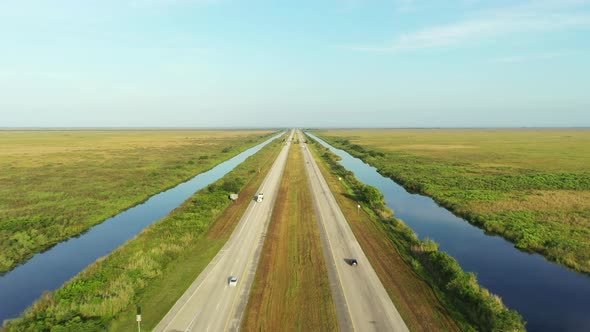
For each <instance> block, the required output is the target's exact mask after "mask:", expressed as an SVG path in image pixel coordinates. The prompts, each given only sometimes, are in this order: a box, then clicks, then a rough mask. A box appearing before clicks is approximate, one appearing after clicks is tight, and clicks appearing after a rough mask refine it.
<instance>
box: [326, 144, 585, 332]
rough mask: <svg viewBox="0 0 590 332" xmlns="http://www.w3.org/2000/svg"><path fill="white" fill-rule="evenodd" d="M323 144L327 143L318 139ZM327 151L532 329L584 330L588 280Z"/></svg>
mask: <svg viewBox="0 0 590 332" xmlns="http://www.w3.org/2000/svg"><path fill="white" fill-rule="evenodd" d="M319 141H320V142H322V144H324V145H325V146H328V147H330V146H329V145H328V144H327V143H325V142H323V141H321V140H319ZM330 149H331V150H332V151H333V152H334V153H336V154H337V155H338V156H339V157H341V158H342V160H341V161H340V164H341V165H343V166H344V167H345V168H346V169H347V170H350V171H352V172H354V174H355V176H356V177H357V178H358V179H360V180H361V181H362V182H363V183H366V184H370V185H372V186H375V187H377V188H378V189H379V190H380V191H381V192H382V193H383V194H384V196H385V201H386V203H387V206H388V207H391V208H393V209H394V210H395V215H396V217H397V218H399V219H401V220H403V221H404V222H405V223H406V224H407V225H408V226H410V227H411V228H412V229H413V230H414V231H415V232H417V233H418V234H419V235H420V237H421V238H422V239H425V238H426V237H428V238H430V239H433V240H435V241H436V242H437V243H439V244H440V250H442V251H444V252H447V253H449V254H450V255H451V256H453V257H454V258H455V259H457V261H458V262H459V264H460V265H461V266H462V267H463V269H464V270H465V271H470V272H474V273H475V274H476V275H477V279H478V281H479V283H480V284H481V285H483V286H484V287H486V288H488V289H489V290H490V291H492V292H493V293H495V294H498V295H499V296H500V297H501V298H502V301H503V302H504V303H506V304H507V305H508V306H509V307H510V308H513V309H516V310H517V311H518V312H519V313H520V314H522V315H523V317H524V319H525V320H526V322H527V325H526V326H527V328H528V329H530V330H531V331H547V332H553V331H587V328H588V326H590V317H589V316H588V312H590V302H589V301H587V299H588V298H590V279H589V278H588V277H587V276H585V275H583V274H580V273H576V272H575V271H572V270H569V269H566V268H564V267H563V266H559V265H557V264H555V263H551V262H548V261H547V260H546V259H544V258H543V257H542V256H540V255H538V254H530V253H525V252H521V251H519V250H517V249H516V248H514V246H513V244H512V243H510V242H508V241H506V240H504V239H502V238H500V237H497V236H490V235H488V234H485V233H484V232H483V231H482V230H481V229H479V228H477V227H475V226H473V225H471V224H469V223H468V222H466V221H465V220H462V219H461V218H458V217H456V216H454V215H453V214H452V213H450V212H449V211H448V210H445V209H444V208H442V207H440V206H438V205H437V204H436V203H435V202H434V201H433V200H432V199H430V198H428V197H425V196H421V195H416V194H410V193H408V192H407V191H406V190H404V188H403V187H401V186H399V185H398V184H396V183H395V182H393V181H392V180H391V179H389V178H386V177H384V176H382V175H381V174H379V173H378V172H377V170H376V169H375V168H374V167H372V166H369V165H367V164H365V163H364V162H362V161H361V160H359V159H357V158H354V157H352V156H351V155H350V154H348V153H347V152H345V151H343V150H339V149H336V148H333V147H330Z"/></svg>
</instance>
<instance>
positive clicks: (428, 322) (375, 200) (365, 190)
mask: <svg viewBox="0 0 590 332" xmlns="http://www.w3.org/2000/svg"><path fill="white" fill-rule="evenodd" d="M309 146H310V147H311V148H312V149H313V150H315V151H316V152H317V156H319V158H321V160H322V161H323V162H324V163H325V164H326V165H327V166H328V168H329V171H330V173H331V175H332V177H333V176H337V177H338V178H339V179H340V186H343V187H344V188H345V189H346V190H345V191H346V193H340V195H335V196H338V197H339V204H341V205H343V204H342V201H344V200H345V199H348V200H350V199H352V200H354V201H355V202H359V203H360V204H361V205H362V207H363V214H365V213H366V214H367V216H368V217H369V219H370V222H368V223H367V222H364V223H363V222H359V221H358V220H357V219H359V218H358V217H357V218H355V217H354V215H355V214H357V215H358V214H359V213H358V212H356V213H355V211H350V209H347V208H344V210H345V211H347V215H348V217H347V218H348V219H351V220H349V222H350V223H351V226H352V228H353V231H354V232H355V236H356V237H357V238H358V239H359V241H360V243H361V245H362V246H363V250H365V251H366V252H367V254H368V257H369V258H370V259H371V263H372V264H373V265H374V266H376V267H377V269H376V270H377V271H379V272H378V274H379V277H380V279H381V280H382V281H383V282H384V285H385V286H386V288H387V290H388V293H389V294H390V296H391V297H392V299H393V300H394V303H395V304H396V306H397V307H398V308H399V309H400V312H401V313H402V316H403V317H404V320H405V321H406V323H407V324H408V325H409V326H410V327H411V329H412V330H414V331H416V330H457V327H456V326H455V325H454V323H453V321H452V320H450V319H449V318H448V316H451V317H452V318H453V320H454V321H455V322H456V323H457V324H458V325H459V326H460V329H461V330H463V331H524V323H523V320H522V317H520V315H519V314H518V313H516V312H515V311H512V310H509V309H508V308H506V307H505V306H504V304H503V303H502V301H501V300H500V299H499V298H498V297H497V296H494V295H493V294H490V293H489V291H488V290H486V289H485V288H483V287H481V286H479V284H478V283H477V279H476V277H475V275H473V274H472V273H466V272H465V271H463V270H462V269H461V267H460V266H459V264H458V263H457V262H456V261H455V260H454V259H453V258H452V257H450V256H449V255H448V254H446V253H444V252H440V251H438V246H437V245H436V244H435V243H434V242H433V241H431V240H425V241H420V240H419V239H418V238H417V237H416V235H415V234H414V232H413V231H412V230H411V229H410V228H409V227H407V226H406V225H405V224H404V223H403V222H402V221H401V220H399V219H396V218H393V217H391V215H392V214H393V213H392V211H391V210H389V209H388V208H387V206H386V205H385V201H384V200H383V199H384V197H383V195H382V194H381V192H379V190H378V189H376V188H374V187H372V186H369V185H365V184H363V183H362V182H360V181H359V180H358V179H357V178H356V177H355V176H354V174H353V173H352V172H350V171H348V170H346V169H345V168H344V167H343V166H342V165H340V164H339V163H338V160H339V159H340V158H339V157H338V156H337V155H335V154H333V153H332V152H330V151H329V150H328V149H327V148H324V147H322V146H321V145H320V144H318V143H316V142H314V141H313V140H310V144H309ZM337 185H338V184H335V185H334V184H333V185H332V186H337ZM336 190H337V189H336ZM337 193H338V192H335V194H337ZM343 196H347V197H344V198H343ZM348 205H350V204H348ZM368 228H372V229H373V230H372V233H371V232H368V231H367V229H368ZM367 237H368V238H367ZM371 237H372V238H371ZM384 239H386V240H385V241H383V240H384ZM387 242H389V243H387ZM388 244H389V248H387V245H388ZM374 246H377V248H374ZM388 249H389V250H391V251H390V252H386V255H385V256H398V255H399V256H400V257H401V259H398V260H397V261H396V262H393V264H395V265H398V266H397V267H395V268H394V267H392V266H380V265H384V264H380V261H382V260H383V259H384V258H383V257H379V256H378V254H379V253H381V254H382V252H380V251H383V250H388ZM389 264H390V265H391V264H392V263H391V262H390V263H389ZM400 265H405V266H406V268H405V269H404V268H403V267H401V266H400ZM392 268H394V269H396V271H395V275H393V276H392V274H393V273H392V271H386V270H385V269H392ZM382 270H384V271H382ZM411 270H413V272H414V274H413V275H412V273H411V272H410V271H411ZM388 278H390V279H391V280H388ZM404 282H405V283H408V285H407V286H406V284H403V283H404ZM422 283H425V284H428V285H429V286H430V287H431V289H432V290H434V293H435V294H436V296H433V295H432V293H431V291H430V289H428V287H424V286H423V285H422ZM408 287H409V289H410V290H408ZM405 292H408V293H409V294H405ZM416 298H418V299H416ZM426 300H428V301H429V302H430V303H426V302H425V301H426ZM421 301H422V302H423V303H421ZM439 301H440V303H442V305H444V307H445V308H446V310H445V309H443V308H440V306H437V303H436V302H439ZM420 315H424V317H420Z"/></svg>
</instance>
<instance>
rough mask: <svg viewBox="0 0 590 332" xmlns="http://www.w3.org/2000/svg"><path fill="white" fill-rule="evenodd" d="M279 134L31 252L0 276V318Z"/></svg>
mask: <svg viewBox="0 0 590 332" xmlns="http://www.w3.org/2000/svg"><path fill="white" fill-rule="evenodd" d="M281 135H283V133H281V134H278V135H276V136H274V137H273V138H270V139H268V140H267V141H265V142H263V143H261V144H259V145H257V146H255V147H253V148H250V149H248V150H246V151H244V152H242V153H240V154H239V155H237V156H235V157H233V158H231V159H229V160H227V161H225V162H223V163H221V164H219V165H217V166H215V167H214V168H212V169H211V170H209V171H207V172H204V173H201V174H199V175H197V176H195V177H194V178H192V179H190V180H189V181H186V182H184V183H181V184H179V185H178V186H176V187H174V188H172V189H169V190H166V191H164V192H161V193H159V194H157V195H155V196H152V197H151V198H149V199H148V200H147V201H145V202H144V203H143V204H141V205H137V206H135V207H132V208H130V209H128V210H126V211H124V212H121V213H120V214H118V215H116V216H114V217H112V218H109V219H107V220H106V221H104V222H103V223H101V224H99V225H96V226H94V227H92V228H91V229H90V230H88V231H87V232H86V233H84V234H82V235H80V236H78V237H74V238H70V239H68V240H66V241H64V242H61V243H59V244H57V245H56V246H54V247H52V248H51V249H49V250H48V251H46V252H43V253H40V254H37V255H35V256H33V258H31V259H30V260H29V261H27V262H26V263H25V264H23V265H20V266H18V267H17V268H15V269H14V270H12V271H10V272H8V273H6V274H5V275H3V276H1V277H0V323H1V322H2V321H3V320H5V319H8V318H14V317H17V316H18V315H19V314H20V313H21V312H22V311H23V310H24V309H26V308H27V307H28V306H30V305H31V304H32V303H33V302H34V301H35V300H36V299H38V298H39V297H40V296H41V294H42V293H43V292H44V291H48V290H55V289H57V288H59V287H60V286H61V285H62V284H63V283H65V282H66V281H68V280H69V279H71V278H72V277H73V276H75V275H76V274H78V273H79V272H80V271H82V270H83V269H84V268H86V267H87V266H88V265H90V264H91V263H93V262H94V261H96V259H98V258H100V257H103V256H106V255H108V254H109V253H110V252H111V251H113V250H114V249H116V248H118V247H119V246H121V245H122V244H123V243H125V242H126V241H127V240H129V239H131V238H133V237H134V236H136V235H137V234H139V233H140V232H141V231H142V230H143V229H144V228H146V227H147V226H149V225H151V224H153V223H154V222H156V221H158V220H160V219H162V218H164V217H165V216H166V215H168V213H170V212H171V211H172V210H174V209H175V208H176V207H178V206H179V205H180V204H182V203H183V202H184V201H185V200H187V199H188V198H189V197H191V196H192V195H193V194H194V193H195V192H197V191H198V190H200V189H202V188H204V187H206V186H208V185H209V184H211V183H213V182H215V181H217V180H219V179H220V178H222V177H223V176H224V175H225V174H227V173H229V172H230V171H231V170H233V169H234V168H235V167H236V166H238V165H239V164H240V163H242V162H243V161H244V160H246V158H248V157H249V156H251V155H253V154H254V153H256V152H258V151H259V150H260V149H262V148H263V147H264V146H265V145H267V144H268V143H270V142H271V141H272V140H274V139H276V138H278V137H280V136H281ZM0 326H1V325H0Z"/></svg>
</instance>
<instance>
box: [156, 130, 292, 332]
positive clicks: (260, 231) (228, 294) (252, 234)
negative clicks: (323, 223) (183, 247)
mask: <svg viewBox="0 0 590 332" xmlns="http://www.w3.org/2000/svg"><path fill="white" fill-rule="evenodd" d="M292 137H293V132H291V134H290V137H289V139H288V140H287V144H286V145H285V146H284V147H283V148H282V150H281V152H280V153H279V155H278V157H277V159H276V160H275V162H274V164H273V165H272V167H271V169H270V171H269V172H268V175H267V176H266V177H265V179H264V181H263V183H262V185H261V186H260V189H259V191H258V192H262V193H264V196H265V199H264V200H263V201H262V202H260V203H256V202H254V201H252V202H251V203H250V205H249V206H248V208H247V209H246V212H245V213H244V215H243V216H242V218H241V219H240V222H239V223H238V225H237V226H236V229H235V230H234V232H233V233H232V235H231V237H230V238H229V240H228V241H227V243H226V244H225V245H224V246H223V248H222V249H221V250H220V251H219V253H218V254H217V255H216V256H215V258H213V260H212V261H211V263H209V265H207V267H206V268H205V270H204V271H203V272H201V274H200V275H199V277H198V278H197V279H196V280H195V281H194V282H193V284H192V285H191V286H190V287H189V288H188V290H187V291H186V292H185V293H184V294H183V295H182V297H181V298H180V299H179V300H178V301H177V302H176V304H174V306H173V307H172V309H170V311H169V312H168V313H167V314H166V316H164V318H163V319H162V321H160V323H159V324H158V326H156V328H155V329H154V331H166V332H173V331H174V332H180V331H182V332H188V331H199V332H206V331H237V330H239V328H240V322H241V318H242V314H243V312H244V310H245V308H246V304H247V302H248V295H249V293H250V287H251V285H252V282H253V281H254V275H255V273H256V266H257V264H258V258H259V257H260V251H261V248H262V243H263V242H264V234H265V233H266V228H267V226H268V223H269V221H270V218H271V214H272V207H273V205H274V200H275V197H276V196H277V195H276V194H277V192H278V189H279V184H280V182H281V178H282V175H283V171H284V168H285V164H286V162H287V155H288V153H289V147H290V145H291V138H292ZM230 276H236V277H238V283H237V285H236V286H235V287H229V285H228V279H229V277H230Z"/></svg>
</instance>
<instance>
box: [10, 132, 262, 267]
mask: <svg viewBox="0 0 590 332" xmlns="http://www.w3.org/2000/svg"><path fill="white" fill-rule="evenodd" d="M268 135H270V132H269V131H0V170H2V171H1V172H0V273H2V272H6V271H8V270H10V269H12V268H14V267H15V266H16V265H17V264H19V263H22V262H24V261H25V260H27V259H28V258H30V257H31V256H32V255H33V254H35V253H38V252H41V251H43V250H46V249H48V248H49V247H51V246H53V245H54V244H56V243H59V242H61V241H63V240H65V239H67V238H69V237H71V236H74V235H77V234H79V233H81V232H83V231H85V230H87V229H89V228H90V227H92V226H93V225H96V224H98V223H100V222H102V221H104V220H106V219H107V218H109V217H112V216H113V215H116V214H117V213H119V212H121V211H123V210H125V209H128V208H130V207H132V206H134V205H137V204H139V203H141V202H143V201H145V200H146V199H147V198H149V197H150V196H153V195H154V194H156V193H158V192H161V191H164V190H166V189H168V188H171V187H173V186H174V185H176V184H178V183H180V182H182V181H185V180H188V179H190V178H191V177H193V176H195V175H197V174H199V173H201V172H203V171H205V170H208V169H210V168H212V167H214V166H215V165H216V164H218V163H220V162H221V161H223V160H226V159H229V158H231V157H232V156H234V155H236V154H238V153H239V152H241V151H243V150H245V149H247V148H248V147H251V146H253V145H255V144H257V143H260V142H262V141H263V139H264V138H266V137H268ZM223 151H226V152H223Z"/></svg>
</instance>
